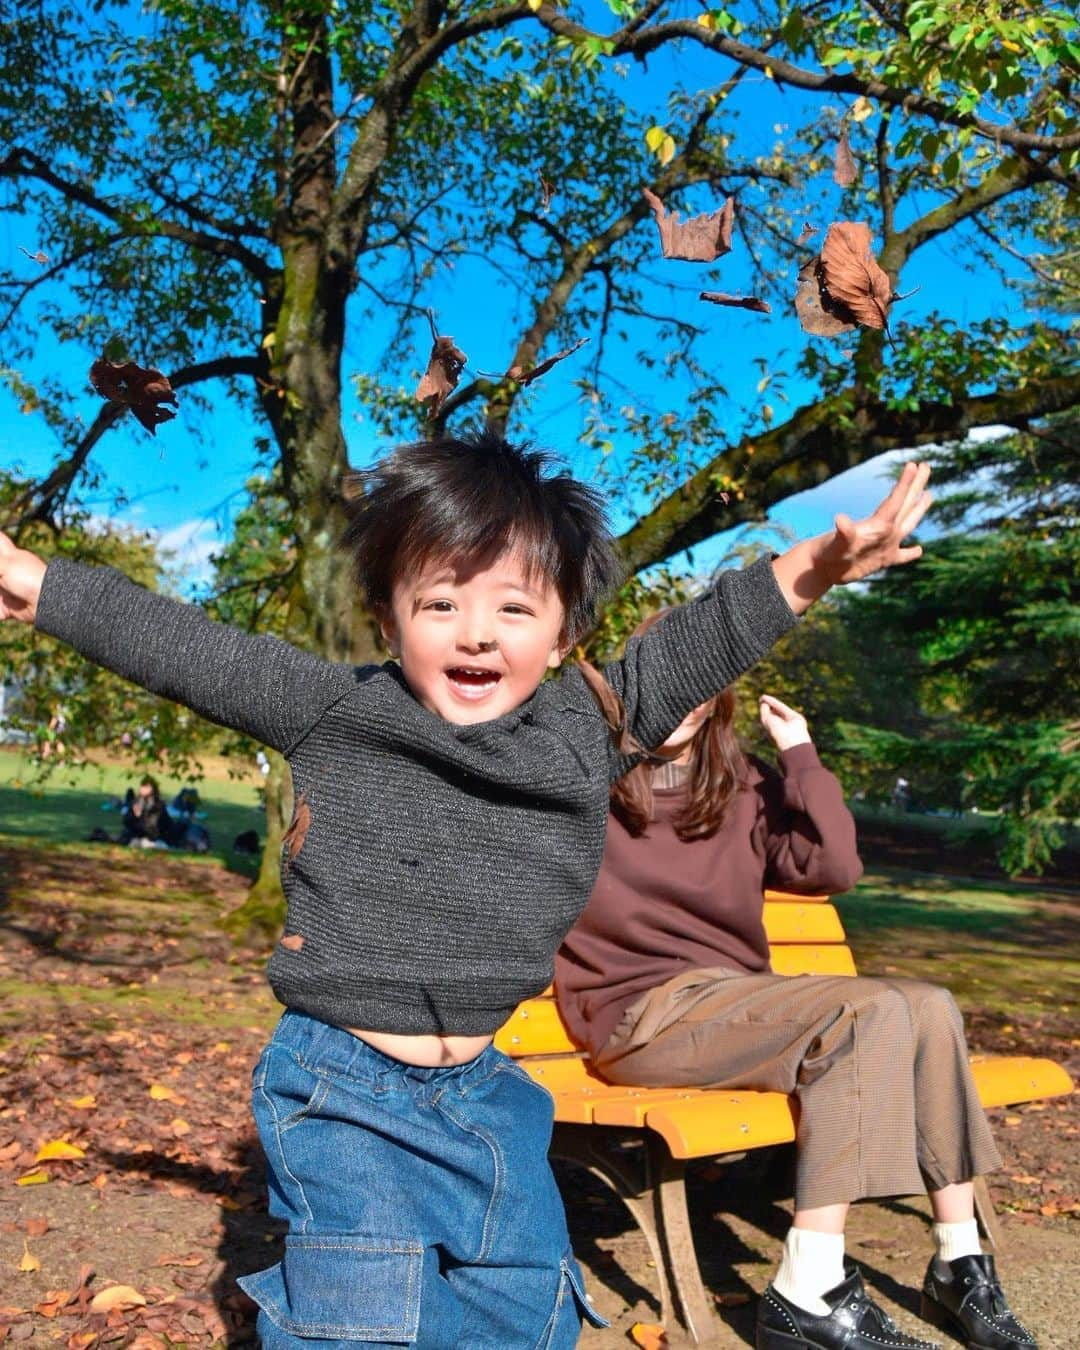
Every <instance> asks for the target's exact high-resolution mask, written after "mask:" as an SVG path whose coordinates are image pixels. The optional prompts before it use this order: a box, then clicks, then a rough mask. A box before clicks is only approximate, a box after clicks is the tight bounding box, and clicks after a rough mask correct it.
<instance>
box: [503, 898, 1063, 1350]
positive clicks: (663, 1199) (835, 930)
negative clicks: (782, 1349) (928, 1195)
mask: <svg viewBox="0 0 1080 1350" xmlns="http://www.w3.org/2000/svg"><path fill="white" fill-rule="evenodd" d="M828 900H829V897H828V896H805V895H788V894H785V893H782V892H779V891H767V892H766V893H765V928H766V932H767V933H768V937H769V945H770V953H771V958H772V967H773V970H775V971H776V972H777V973H778V974H781V975H802V974H808V973H809V974H821V975H854V974H855V960H854V958H853V956H852V954H851V949H850V948H849V947H848V946H847V945H846V942H845V935H844V929H843V925H842V924H841V922H840V916H839V914H838V913H837V912H836V909H835V908H834V907H833V906H832V905H831V904H829V903H828ZM495 1043H496V1045H497V1046H498V1047H499V1049H500V1050H503V1051H504V1052H505V1053H506V1054H508V1055H511V1056H513V1058H514V1059H516V1060H518V1061H519V1062H520V1064H521V1066H522V1067H523V1068H524V1069H526V1070H527V1071H528V1073H529V1074H530V1075H531V1077H532V1078H533V1079H534V1080H535V1081H536V1082H537V1083H540V1084H542V1086H544V1087H545V1088H547V1090H548V1091H549V1092H550V1093H551V1095H552V1096H553V1097H554V1099H555V1132H554V1137H553V1140H552V1147H551V1152H552V1154H553V1155H554V1156H556V1157H560V1158H566V1159H568V1160H570V1161H572V1162H576V1163H579V1164H580V1165H582V1166H584V1167H586V1168H587V1169H588V1170H589V1171H590V1172H592V1173H593V1175H595V1176H597V1177H599V1178H600V1180H602V1181H603V1182H604V1183H605V1184H606V1185H608V1186H610V1187H611V1189H612V1190H614V1191H615V1193H616V1194H617V1195H618V1196H619V1197H620V1198H621V1199H622V1200H623V1202H624V1203H625V1204H626V1206H627V1208H628V1209H629V1211H630V1213H631V1214H632V1215H633V1217H634V1219H635V1221H636V1222H637V1224H638V1226H639V1227H640V1228H641V1230H642V1232H643V1233H644V1234H645V1237H646V1239H647V1241H648V1243H649V1247H650V1250H651V1255H652V1257H653V1261H654V1263H655V1265H656V1270H657V1275H658V1278H659V1284H660V1291H659V1292H660V1305H661V1320H662V1322H663V1324H664V1326H666V1327H668V1328H669V1330H673V1329H674V1328H675V1327H677V1326H678V1327H681V1328H682V1329H683V1331H684V1332H685V1333H686V1334H687V1335H688V1337H689V1338H690V1340H691V1341H692V1342H693V1343H694V1344H695V1345H710V1344H716V1343H717V1341H716V1339H715V1338H716V1334H717V1332H718V1330H719V1327H718V1325H717V1322H716V1319H715V1317H714V1314H713V1312H712V1301H711V1300H710V1299H709V1297H708V1295H707V1294H706V1291H705V1286H704V1284H703V1282H702V1279H701V1273H700V1271H699V1269H698V1262H697V1254H696V1252H695V1250H694V1240H693V1236H692V1234H691V1231H690V1222H689V1216H688V1213H687V1204H686V1187H685V1178H686V1163H687V1160H688V1159H691V1158H713V1157H720V1156H722V1155H725V1154H742V1153H745V1152H747V1151H748V1150H750V1149H755V1148H765V1147H768V1146H771V1145H774V1144H789V1143H791V1142H792V1141H793V1140H794V1138H795V1120H794V1116H793V1107H792V1102H791V1099H790V1098H788V1097H787V1096H785V1095H784V1094H783V1093H780V1092H751V1091H729V1090H723V1089H717V1088H650V1087H641V1088H632V1087H620V1086H617V1085H615V1084H612V1083H607V1082H605V1081H604V1079H603V1078H601V1077H600V1076H599V1075H598V1074H597V1073H596V1072H595V1071H594V1070H593V1068H592V1066H591V1064H590V1063H589V1060H588V1058H587V1057H586V1056H585V1054H584V1053H583V1052H581V1051H580V1050H578V1048H577V1047H576V1046H575V1045H574V1044H573V1042H572V1041H571V1039H570V1037H569V1035H568V1033H567V1031H566V1028H565V1026H564V1025H563V1022H562V1019H561V1018H560V1016H559V1012H558V1009H557V1007H556V1005H555V1000H554V998H553V996H552V993H551V990H548V991H546V992H545V994H544V995H542V996H541V997H539V998H533V999H528V1000H527V1001H526V1002H524V1003H522V1004H521V1005H520V1006H519V1007H518V1008H517V1009H516V1010H515V1011H514V1013H513V1014H512V1016H511V1017H510V1019H509V1020H508V1021H507V1022H506V1024H505V1025H504V1026H503V1027H502V1029H501V1030H500V1032H499V1034H498V1036H496V1038H495ZM972 1070H973V1072H974V1075H975V1081H976V1083H977V1084H978V1088H979V1096H980V1098H981V1099H982V1103H983V1105H984V1106H987V1107H991V1106H1011V1105H1016V1104H1018V1103H1021V1102H1029V1101H1035V1100H1038V1099H1040V1098H1044V1097H1055V1096H1059V1095H1061V1094H1063V1093H1067V1092H1070V1091H1071V1090H1072V1082H1071V1080H1070V1078H1069V1076H1068V1074H1067V1073H1066V1072H1065V1070H1064V1069H1063V1068H1061V1066H1060V1065H1058V1064H1055V1063H1054V1062H1053V1061H1052V1060H1048V1059H1035V1058H1030V1057H1027V1056H1021V1055H1010V1056H975V1057H973V1058H972ZM976 1203H977V1208H978V1216H979V1221H980V1223H981V1225H982V1227H983V1230H984V1232H985V1233H986V1235H987V1237H988V1238H989V1240H990V1241H991V1243H993V1244H994V1245H997V1244H998V1243H999V1242H1000V1234H999V1231H998V1227H997V1221H996V1219H995V1217H994V1213H993V1208H992V1206H991V1204H990V1199H989V1194H988V1192H987V1189H986V1185H985V1183H984V1182H981V1181H980V1182H978V1183H976Z"/></svg>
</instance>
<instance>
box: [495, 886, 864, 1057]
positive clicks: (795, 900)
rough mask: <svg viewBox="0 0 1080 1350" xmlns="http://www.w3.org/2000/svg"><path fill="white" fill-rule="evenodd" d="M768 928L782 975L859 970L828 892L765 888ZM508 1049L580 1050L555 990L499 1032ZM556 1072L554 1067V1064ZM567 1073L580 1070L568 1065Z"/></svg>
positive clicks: (522, 1007)
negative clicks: (807, 893)
mask: <svg viewBox="0 0 1080 1350" xmlns="http://www.w3.org/2000/svg"><path fill="white" fill-rule="evenodd" d="M765 932H766V935H767V936H768V939H769V956H770V959H771V961H772V968H773V970H774V971H776V973H777V974H778V975H854V974H855V960H854V957H853V956H852V955H851V949H850V947H848V946H847V945H846V943H845V938H844V926H843V924H842V923H841V922H840V915H839V914H838V913H837V912H836V909H835V908H834V907H833V906H832V905H831V904H829V897H828V896H827V895H792V894H789V893H788V892H786V891H766V892H765ZM495 1044H496V1045H497V1046H498V1048H499V1049H500V1050H502V1051H503V1052H504V1053H505V1054H507V1055H511V1056H513V1057H514V1058H515V1059H520V1058H522V1057H524V1056H526V1055H574V1056H575V1057H577V1056H578V1055H579V1053H580V1052H579V1051H578V1048H577V1046H576V1045H575V1044H574V1043H573V1041H572V1040H571V1039H570V1034H569V1032H568V1031H567V1030H566V1027H565V1026H564V1025H563V1020H562V1018H561V1017H560V1016H559V1010H558V1007H557V1006H556V1003H555V998H554V994H553V992H552V990H551V989H550V988H549V989H547V990H545V991H544V993H543V994H541V995H540V996H539V997H537V998H530V999H527V1000H526V1001H525V1002H524V1003H522V1004H519V1006H518V1007H517V1008H516V1009H515V1010H514V1012H513V1013H512V1015H511V1016H510V1018H509V1019H508V1020H507V1022H506V1023H505V1024H504V1025H503V1027H502V1028H501V1029H500V1031H499V1033H498V1035H497V1036H496V1037H495ZM551 1069H552V1072H553V1073H554V1072H555V1066H554V1065H552V1066H551ZM565 1069H566V1071H567V1072H569V1073H571V1074H574V1073H578V1072H579V1069H578V1068H577V1067H572V1066H571V1065H569V1064H568V1065H566V1066H565Z"/></svg>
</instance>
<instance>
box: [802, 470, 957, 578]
mask: <svg viewBox="0 0 1080 1350" xmlns="http://www.w3.org/2000/svg"><path fill="white" fill-rule="evenodd" d="M929 478H930V465H929V464H910V463H909V464H905V465H904V468H903V472H902V473H901V474H900V477H899V479H898V480H897V482H896V486H895V487H894V488H893V490H892V491H891V492H890V493H889V495H888V496H887V497H886V498H885V500H884V501H883V502H882V503H881V504H880V506H878V508H877V510H876V511H875V512H874V514H873V515H872V516H867V518H866V519H865V520H858V521H855V520H852V519H851V517H850V516H845V515H839V516H837V517H836V521H835V529H834V530H833V533H832V534H831V535H823V536H822V537H821V541H820V542H821V547H820V550H819V552H818V555H817V557H816V559H815V563H814V565H815V567H820V569H821V571H822V574H823V576H824V578H825V579H826V580H827V581H828V583H829V585H830V586H836V585H840V584H843V583H844V582H847V581H860V580H861V579H862V578H863V577H867V576H869V575H870V573H871V572H877V571H879V570H880V569H881V568H882V567H892V566H894V565H895V564H896V563H906V562H914V561H915V559H916V558H919V557H921V556H922V549H921V548H920V547H919V546H918V544H912V545H911V546H909V547H908V548H903V547H902V546H901V545H902V541H903V540H905V539H906V538H907V537H908V535H909V534H911V532H912V530H914V529H915V527H916V526H917V525H918V523H919V521H920V520H922V518H923V516H925V515H926V512H927V509H928V508H929V506H930V500H931V498H930V494H929V493H928V492H927V491H926V484H927V481H928V480H929Z"/></svg>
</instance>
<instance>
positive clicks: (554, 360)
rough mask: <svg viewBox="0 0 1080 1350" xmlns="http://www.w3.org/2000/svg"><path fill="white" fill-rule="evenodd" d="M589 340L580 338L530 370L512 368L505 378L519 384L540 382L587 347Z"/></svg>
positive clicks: (517, 367)
mask: <svg viewBox="0 0 1080 1350" xmlns="http://www.w3.org/2000/svg"><path fill="white" fill-rule="evenodd" d="M588 340H589V339H588V338H587V337H583V338H579V339H578V340H577V342H575V343H574V345H573V346H572V347H566V348H565V349H564V350H563V351H561V352H556V353H555V355H554V356H549V357H548V358H547V359H546V360H545V361H541V362H540V364H539V365H536V366H532V367H531V368H530V369H529V370H522V368H521V367H520V366H511V367H510V369H509V370H508V371H507V372H506V376H505V378H506V379H508V380H516V381H517V382H518V384H532V382H533V380H538V379H539V378H540V376H541V375H546V374H547V373H548V371H549V370H550V369H551V367H552V366H555V365H558V363H559V362H560V361H565V360H566V358H567V357H568V356H573V354H574V353H575V352H576V351H578V350H579V349H580V348H581V347H584V346H585V344H586V342H588Z"/></svg>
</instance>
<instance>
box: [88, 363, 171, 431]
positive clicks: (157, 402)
mask: <svg viewBox="0 0 1080 1350" xmlns="http://www.w3.org/2000/svg"><path fill="white" fill-rule="evenodd" d="M90 383H91V384H92V385H93V386H94V388H95V389H96V390H97V391H98V393H99V394H100V395H101V396H102V398H107V399H108V400H109V402H110V403H120V404H123V405H124V407H127V408H130V409H131V411H132V412H133V413H134V414H135V416H136V417H137V418H138V419H139V421H140V422H141V423H142V424H143V426H144V427H145V428H146V429H147V431H149V432H150V434H151V435H156V434H157V429H158V427H159V426H160V425H161V423H162V422H168V421H171V419H172V418H174V417H175V416H176V414H175V413H174V412H173V411H172V409H170V408H164V407H162V406H161V405H162V404H163V403H171V404H172V405H173V406H174V407H175V406H177V404H178V400H177V397H176V395H175V394H174V393H173V388H172V385H171V384H170V383H169V380H168V377H167V376H165V375H163V374H162V373H161V371H160V370H155V369H154V368H153V367H152V366H151V367H149V368H147V369H144V368H143V367H142V366H139V365H136V364H135V362H134V361H123V362H117V361H108V360H106V359H105V357H104V356H102V357H99V358H98V359H97V360H96V361H95V362H94V364H93V365H92V366H91V367H90Z"/></svg>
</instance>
